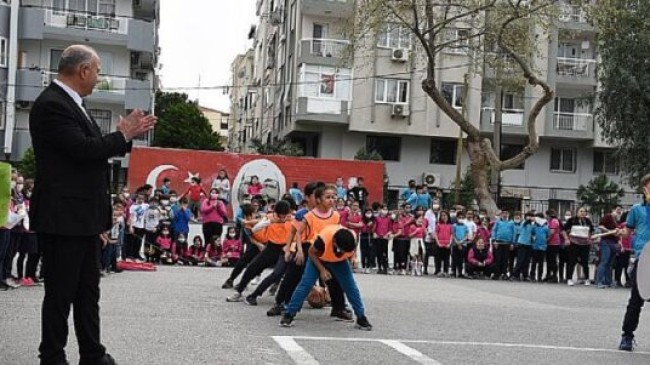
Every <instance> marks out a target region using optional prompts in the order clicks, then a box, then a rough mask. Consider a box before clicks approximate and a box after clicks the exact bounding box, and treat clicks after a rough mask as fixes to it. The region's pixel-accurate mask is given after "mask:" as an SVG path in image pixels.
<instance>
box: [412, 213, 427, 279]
mask: <svg viewBox="0 0 650 365" xmlns="http://www.w3.org/2000/svg"><path fill="white" fill-rule="evenodd" d="M423 213H424V212H423V211H422V207H417V208H416V210H415V221H414V222H413V225H412V227H411V229H410V230H409V237H410V239H411V245H410V250H409V254H410V256H411V275H413V276H422V253H423V252H424V236H425V235H426V232H427V227H426V220H425V219H424V217H423Z"/></svg>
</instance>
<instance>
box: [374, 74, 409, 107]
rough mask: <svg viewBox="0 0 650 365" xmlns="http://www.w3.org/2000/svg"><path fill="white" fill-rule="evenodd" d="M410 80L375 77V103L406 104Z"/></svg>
mask: <svg viewBox="0 0 650 365" xmlns="http://www.w3.org/2000/svg"><path fill="white" fill-rule="evenodd" d="M409 89H410V82H409V81H408V80H396V79H377V81H376V84H375V102H376V103H394V104H407V103H408V101H409V92H410V90H409Z"/></svg>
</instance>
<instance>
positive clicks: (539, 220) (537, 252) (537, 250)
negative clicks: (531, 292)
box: [530, 213, 551, 282]
mask: <svg viewBox="0 0 650 365" xmlns="http://www.w3.org/2000/svg"><path fill="white" fill-rule="evenodd" d="M550 235H551V231H550V230H549V229H548V223H547V222H546V219H545V218H544V214H543V213H537V215H536V216H535V225H534V227H533V265H532V266H531V267H530V278H531V279H532V280H533V281H538V282H541V281H542V274H544V257H546V246H547V245H548V239H549V238H550ZM535 274H537V275H535Z"/></svg>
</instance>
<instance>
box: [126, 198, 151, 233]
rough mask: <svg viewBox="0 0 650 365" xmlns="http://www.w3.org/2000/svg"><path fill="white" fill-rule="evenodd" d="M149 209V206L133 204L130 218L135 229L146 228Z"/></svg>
mask: <svg viewBox="0 0 650 365" xmlns="http://www.w3.org/2000/svg"><path fill="white" fill-rule="evenodd" d="M147 209H149V204H147V203H142V204H133V205H132V206H131V208H129V216H130V217H131V226H132V227H133V228H144V215H145V213H146V212H147Z"/></svg>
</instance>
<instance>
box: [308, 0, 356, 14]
mask: <svg viewBox="0 0 650 365" xmlns="http://www.w3.org/2000/svg"><path fill="white" fill-rule="evenodd" d="M301 4H302V13H303V14H306V15H320V16H323V15H325V16H333V17H337V18H344V17H348V16H351V15H353V14H354V0H303V1H302V2H301Z"/></svg>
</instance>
